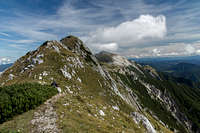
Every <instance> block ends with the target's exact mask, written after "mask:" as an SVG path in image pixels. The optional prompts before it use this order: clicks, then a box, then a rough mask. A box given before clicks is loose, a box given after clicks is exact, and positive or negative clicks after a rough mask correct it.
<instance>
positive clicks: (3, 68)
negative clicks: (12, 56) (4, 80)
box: [0, 64, 12, 72]
mask: <svg viewBox="0 0 200 133" xmlns="http://www.w3.org/2000/svg"><path fill="white" fill-rule="evenodd" d="M10 66H12V64H2V65H0V72H3V71H4V70H5V69H7V68H8V67H10Z"/></svg>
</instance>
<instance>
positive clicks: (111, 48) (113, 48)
mask: <svg viewBox="0 0 200 133" xmlns="http://www.w3.org/2000/svg"><path fill="white" fill-rule="evenodd" d="M99 49H100V50H105V51H106V50H108V51H116V50H117V49H118V44H117V43H108V44H99Z"/></svg>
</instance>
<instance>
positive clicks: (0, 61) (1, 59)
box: [0, 57, 11, 64]
mask: <svg viewBox="0 0 200 133" xmlns="http://www.w3.org/2000/svg"><path fill="white" fill-rule="evenodd" d="M10 62H11V59H9V58H7V57H0V64H8V63H10Z"/></svg>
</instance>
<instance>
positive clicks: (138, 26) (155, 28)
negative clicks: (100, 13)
mask: <svg viewBox="0 0 200 133" xmlns="http://www.w3.org/2000/svg"><path fill="white" fill-rule="evenodd" d="M166 33H167V26H166V18H165V16H163V15H160V16H157V17H154V16H151V15H141V16H139V17H138V18H136V19H133V20H132V21H126V22H122V23H121V24H119V25H117V26H115V27H106V28H100V29H98V30H97V31H95V32H92V33H90V37H89V38H88V40H87V43H89V44H90V45H93V47H94V48H97V49H98V48H99V49H100V50H101V49H102V47H110V46H111V44H115V46H116V45H117V44H118V45H119V46H134V45H137V44H139V43H141V42H143V43H144V42H148V41H150V40H157V39H162V38H164V37H165V35H166ZM105 43H108V44H107V45H108V46H106V44H105ZM95 45H97V46H95ZM98 45H100V46H98ZM110 48H112V47H110ZM113 48H114V49H113V50H115V51H116V47H113ZM111 50H112V49H111Z"/></svg>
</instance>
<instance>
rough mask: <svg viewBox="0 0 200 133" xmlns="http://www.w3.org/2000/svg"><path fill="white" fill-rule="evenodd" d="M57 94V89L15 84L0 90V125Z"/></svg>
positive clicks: (45, 86) (46, 86)
mask: <svg viewBox="0 0 200 133" xmlns="http://www.w3.org/2000/svg"><path fill="white" fill-rule="evenodd" d="M56 93H57V89H56V88H54V87H51V86H48V85H40V84H36V83H35V84H30V83H25V84H15V85H11V86H5V87H1V88H0V123H3V122H5V121H7V120H9V119H11V118H12V117H14V116H16V115H18V114H22V113H23V112H27V111H28V110H31V109H34V108H35V107H37V106H39V105H41V104H42V103H44V102H45V101H46V100H47V99H49V98H51V97H52V96H54V95H55V94H56Z"/></svg>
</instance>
